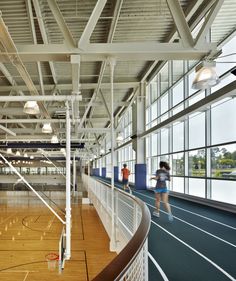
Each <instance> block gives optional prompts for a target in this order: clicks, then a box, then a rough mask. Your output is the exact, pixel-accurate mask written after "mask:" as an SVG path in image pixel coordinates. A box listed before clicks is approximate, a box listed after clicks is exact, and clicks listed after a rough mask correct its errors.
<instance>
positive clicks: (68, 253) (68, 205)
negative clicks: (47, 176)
mask: <svg viewBox="0 0 236 281" xmlns="http://www.w3.org/2000/svg"><path fill="white" fill-rule="evenodd" d="M70 131H71V129H70V113H69V105H68V102H67V104H66V253H65V255H66V259H67V260H69V259H70V257H71V198H70V196H71V190H70V184H71V182H70Z"/></svg>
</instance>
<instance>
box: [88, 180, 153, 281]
mask: <svg viewBox="0 0 236 281" xmlns="http://www.w3.org/2000/svg"><path fill="white" fill-rule="evenodd" d="M98 181H99V182H101V183H103V184H104V185H106V186H108V187H110V185H109V184H107V183H104V182H102V181H101V180H98ZM116 190H117V191H118V192H122V191H121V190H119V189H116ZM126 194H127V193H126ZM127 196H130V197H131V198H132V200H134V201H135V202H136V203H137V204H138V205H139V207H140V209H141V213H142V218H141V221H140V224H139V227H138V229H137V231H136V232H135V234H134V236H133V237H132V239H131V240H130V241H129V242H128V244H127V245H126V246H125V247H124V249H123V250H122V251H121V252H120V253H119V254H118V255H117V256H116V257H115V258H114V259H113V260H112V261H111V262H110V263H109V264H108V265H107V266H106V267H105V268H104V269H103V270H102V271H101V272H100V273H99V274H98V275H97V276H96V277H94V278H93V280H92V281H104V280H106V281H114V280H118V279H119V278H121V277H122V276H123V274H124V273H125V271H126V270H127V269H128V267H129V266H130V264H131V263H132V261H133V260H134V259H135V258H136V256H137V255H138V253H139V252H140V250H141V248H142V247H143V245H144V242H145V241H146V238H147V236H148V232H149V229H150V225H151V217H150V212H149V209H148V208H147V206H146V205H145V203H144V202H143V201H141V200H140V199H139V198H137V197H134V196H131V195H129V194H127Z"/></svg>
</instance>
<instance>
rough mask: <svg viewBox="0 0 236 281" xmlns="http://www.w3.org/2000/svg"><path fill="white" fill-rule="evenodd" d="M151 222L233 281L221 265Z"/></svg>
mask: <svg viewBox="0 0 236 281" xmlns="http://www.w3.org/2000/svg"><path fill="white" fill-rule="evenodd" d="M152 223H153V224H155V225H156V226H157V227H159V228H160V229H162V230H163V231H165V232H166V233H167V234H169V235H170V236H172V237H173V238H174V239H176V240H177V241H179V242H180V243H181V244H183V245H184V246H186V247H187V248H189V249H190V250H192V251H193V252H195V253H196V254H197V255H199V256H200V257H202V258H203V259H204V260H206V261H207V262H209V263H210V264H212V265H213V266H214V267H215V268H216V269H218V270H219V271H220V272H222V273H223V274H224V275H225V276H227V277H228V278H229V279H230V280H232V281H235V278H234V277H233V276H231V275H230V274H229V273H228V272H226V271H225V270H224V269H223V268H222V267H220V266H219V265H218V264H216V263H215V262H213V261H212V260H211V259H209V258H208V257H206V256H205V255H203V254H202V253H200V252H199V251H197V250H196V249H194V248H193V247H191V246H190V245H189V244H187V243H186V242H184V241H183V240H181V239H179V238H178V237H177V236H175V235H174V234H172V233H171V232H169V231H168V230H166V229H165V228H163V227H162V226H160V225H159V224H157V223H156V222H154V221H153V220H152Z"/></svg>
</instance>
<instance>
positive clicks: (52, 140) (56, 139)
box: [51, 135, 59, 143]
mask: <svg viewBox="0 0 236 281" xmlns="http://www.w3.org/2000/svg"><path fill="white" fill-rule="evenodd" d="M51 143H59V141H58V138H57V136H56V135H53V136H52V138H51Z"/></svg>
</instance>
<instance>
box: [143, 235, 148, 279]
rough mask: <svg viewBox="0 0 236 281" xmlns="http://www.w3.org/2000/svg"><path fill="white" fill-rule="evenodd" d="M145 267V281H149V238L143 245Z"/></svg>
mask: <svg viewBox="0 0 236 281" xmlns="http://www.w3.org/2000/svg"><path fill="white" fill-rule="evenodd" d="M143 267H144V278H143V280H144V281H148V238H146V241H145V243H144V245H143Z"/></svg>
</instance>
